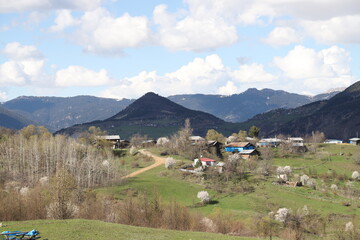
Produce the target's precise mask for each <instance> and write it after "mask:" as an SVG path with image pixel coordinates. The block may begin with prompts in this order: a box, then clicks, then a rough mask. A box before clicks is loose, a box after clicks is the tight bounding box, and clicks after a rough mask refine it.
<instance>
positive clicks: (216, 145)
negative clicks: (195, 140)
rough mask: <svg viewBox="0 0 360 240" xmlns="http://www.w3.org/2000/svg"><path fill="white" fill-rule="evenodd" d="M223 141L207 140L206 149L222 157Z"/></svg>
mask: <svg viewBox="0 0 360 240" xmlns="http://www.w3.org/2000/svg"><path fill="white" fill-rule="evenodd" d="M222 145H223V144H222V143H221V142H218V141H212V140H211V141H207V142H206V151H207V152H209V153H212V154H216V156H218V157H222V153H221V149H222Z"/></svg>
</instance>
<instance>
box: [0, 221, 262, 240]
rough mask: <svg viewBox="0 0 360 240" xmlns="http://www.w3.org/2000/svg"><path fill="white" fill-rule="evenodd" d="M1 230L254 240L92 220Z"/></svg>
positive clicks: (57, 239) (55, 236)
mask: <svg viewBox="0 0 360 240" xmlns="http://www.w3.org/2000/svg"><path fill="white" fill-rule="evenodd" d="M3 225H5V226H4V227H2V228H1V229H0V230H1V231H15V230H19V231H30V230H32V229H36V230H38V231H40V233H41V234H40V235H41V236H42V238H41V239H45V238H47V239H49V240H63V239H76V240H89V239H97V240H108V239H117V240H118V239H119V240H121V239H127V240H128V239H139V240H140V239H141V240H147V239H149V240H153V239H158V240H161V239H166V240H168V239H175V240H176V239H192V240H195V239H208V240H211V239H214V240H215V239H216V240H228V239H229V240H231V239H242V240H247V239H248V240H250V239H255V238H244V237H232V236H226V235H221V234H213V233H202V232H184V231H173V230H163V229H153V228H144V227H134V226H128V225H121V224H115V223H107V222H101V221H95V220H83V219H71V220H34V221H24V222H5V223H3Z"/></svg>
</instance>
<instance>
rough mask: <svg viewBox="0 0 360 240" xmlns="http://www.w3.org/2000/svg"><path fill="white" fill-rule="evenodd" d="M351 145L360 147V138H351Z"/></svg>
mask: <svg viewBox="0 0 360 240" xmlns="http://www.w3.org/2000/svg"><path fill="white" fill-rule="evenodd" d="M349 143H350V144H353V145H360V138H357V137H356V138H350V139H349Z"/></svg>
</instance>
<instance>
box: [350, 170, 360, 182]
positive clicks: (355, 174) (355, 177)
mask: <svg viewBox="0 0 360 240" xmlns="http://www.w3.org/2000/svg"><path fill="white" fill-rule="evenodd" d="M359 177H360V174H359V172H358V171H354V172H353V173H352V175H351V178H352V179H354V180H357V179H359Z"/></svg>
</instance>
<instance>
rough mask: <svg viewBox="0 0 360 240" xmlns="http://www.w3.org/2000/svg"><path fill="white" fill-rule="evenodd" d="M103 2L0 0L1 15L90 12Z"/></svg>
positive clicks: (89, 0)
mask: <svg viewBox="0 0 360 240" xmlns="http://www.w3.org/2000/svg"><path fill="white" fill-rule="evenodd" d="M102 2H103V0H76V1H74V0H16V1H8V0H0V12H1V13H13V12H25V11H49V10H54V9H72V10H91V9H94V8H96V7H99V6H100V5H101V3H102Z"/></svg>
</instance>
